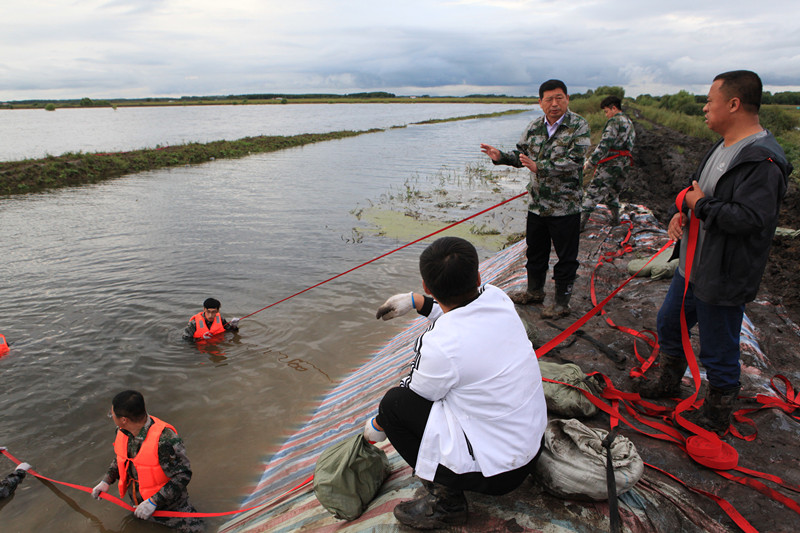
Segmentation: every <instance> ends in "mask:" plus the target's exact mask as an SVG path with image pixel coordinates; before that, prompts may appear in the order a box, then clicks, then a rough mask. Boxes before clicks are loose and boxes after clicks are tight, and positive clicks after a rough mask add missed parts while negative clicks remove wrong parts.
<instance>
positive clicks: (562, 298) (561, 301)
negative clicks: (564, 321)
mask: <svg viewBox="0 0 800 533" xmlns="http://www.w3.org/2000/svg"><path fill="white" fill-rule="evenodd" d="M571 297H572V283H556V298H555V299H556V301H555V303H554V304H553V305H549V306H547V307H545V308H544V309H542V318H561V317H565V316H568V315H569V313H570V311H571V309H570V307H569V299H570V298H571Z"/></svg>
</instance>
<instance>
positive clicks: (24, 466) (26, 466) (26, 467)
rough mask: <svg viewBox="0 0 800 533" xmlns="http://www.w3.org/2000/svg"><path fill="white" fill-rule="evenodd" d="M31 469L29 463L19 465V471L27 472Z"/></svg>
mask: <svg viewBox="0 0 800 533" xmlns="http://www.w3.org/2000/svg"><path fill="white" fill-rule="evenodd" d="M30 467H31V465H29V464H28V463H20V464H18V465H17V470H24V471H25V472H27V471H28V469H29V468H30Z"/></svg>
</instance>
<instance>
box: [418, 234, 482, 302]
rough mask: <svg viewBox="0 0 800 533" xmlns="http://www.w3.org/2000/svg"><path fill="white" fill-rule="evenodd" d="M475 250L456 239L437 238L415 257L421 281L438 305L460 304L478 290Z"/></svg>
mask: <svg viewBox="0 0 800 533" xmlns="http://www.w3.org/2000/svg"><path fill="white" fill-rule="evenodd" d="M479 263H480V261H479V260H478V251H477V250H476V249H475V247H474V246H473V245H472V243H470V242H469V241H467V240H466V239H462V238H460V237H441V238H439V239H436V240H435V241H433V242H432V243H431V244H430V245H429V246H428V247H427V248H425V250H423V252H422V254H420V256H419V273H420V274H421V275H422V281H424V282H425V285H426V286H427V287H428V290H429V291H431V294H433V297H434V298H436V299H437V300H438V301H439V302H441V303H443V304H445V305H448V306H453V305H460V304H463V303H464V302H465V301H466V300H467V299H468V298H469V297H471V296H472V295H473V294H474V291H476V290H477V289H478V280H479V279H480V276H479V274H478V265H479Z"/></svg>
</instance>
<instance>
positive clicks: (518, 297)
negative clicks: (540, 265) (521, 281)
mask: <svg viewBox="0 0 800 533" xmlns="http://www.w3.org/2000/svg"><path fill="white" fill-rule="evenodd" d="M545 279H547V272H545V273H544V274H541V275H532V274H531V273H530V272H528V289H527V290H525V291H517V292H512V293H511V294H509V295H508V297H509V298H511V301H512V302H514V303H515V304H518V305H529V304H540V303H542V302H543V301H544V282H545Z"/></svg>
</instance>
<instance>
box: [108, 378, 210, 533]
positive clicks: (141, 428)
mask: <svg viewBox="0 0 800 533" xmlns="http://www.w3.org/2000/svg"><path fill="white" fill-rule="evenodd" d="M109 416H110V417H111V418H112V419H113V420H114V423H115V424H116V425H117V431H121V432H123V434H124V435H125V436H127V442H128V444H127V448H128V449H127V455H128V457H129V458H131V459H132V458H134V457H136V455H137V454H138V453H139V451H140V449H141V447H142V444H143V443H144V441H145V439H146V438H147V434H148V432H149V431H150V429H151V428H152V427H153V425H154V423H155V422H156V421H157V420H154V419H153V417H151V416H149V415H148V414H147V411H146V410H145V406H144V398H143V397H142V395H141V393H139V392H137V391H123V392H121V393H119V394H117V395H116V396H115V397H114V400H113V401H112V407H111V411H110V412H109ZM158 464H159V466H160V467H161V470H163V472H164V474H165V475H166V477H167V478H169V480H168V481H167V482H166V484H165V485H164V486H163V487H161V488H160V489H159V490H158V492H156V493H155V494H153V495H152V496H151V497H149V498H146V499H145V498H143V497H142V494H141V492H140V491H139V489H140V484H139V476H138V473H137V471H136V467H135V465H134V464H133V461H128V472H127V480H129V481H130V483H129V484H128V487H127V493H128V496H129V497H130V500H131V503H133V505H134V506H135V507H136V509H135V510H134V515H135V516H136V517H137V518H141V519H143V520H151V521H154V522H157V523H159V524H162V525H164V526H167V527H170V528H173V529H177V530H178V531H181V532H185V533H200V532H202V531H204V530H205V524H204V522H203V520H202V519H200V518H184V517H153V516H152V515H153V513H154V512H155V511H156V510H159V511H175V512H183V513H196V512H197V510H196V509H195V508H194V506H192V504H191V503H189V493H188V491H187V488H186V486H187V485H188V484H189V481H190V480H191V479H192V468H191V464H190V463H189V458H188V457H187V456H186V448H185V446H184V444H183V440H182V439H181V438H180V437H179V436H178V434H177V433H176V432H175V431H173V430H172V428H171V427H169V426H167V427H164V429H163V431H162V432H161V435H160V436H159V438H158ZM119 479H120V471H119V465H118V463H117V458H116V457H114V460H113V461H111V466H109V468H108V471H107V472H106V475H105V476H104V477H103V480H102V481H101V482H100V483H98V484H97V486H96V487H94V489H93V490H92V496H94V497H95V498H97V499H99V498H100V493H101V492H108V489H109V486H110V485H112V484H113V483H114V482H116V481H117V480H119Z"/></svg>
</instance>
